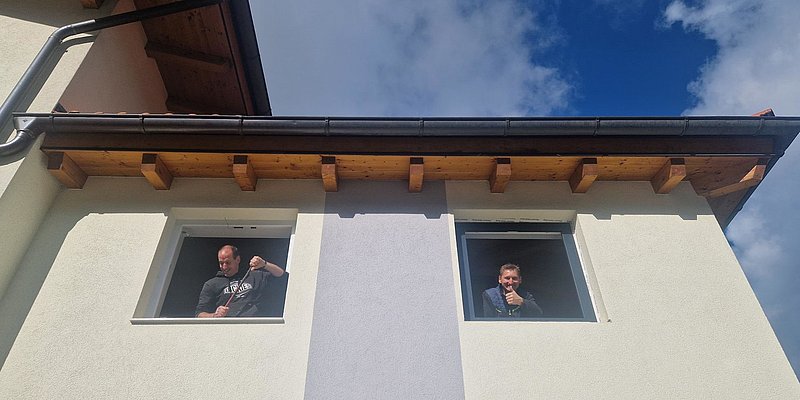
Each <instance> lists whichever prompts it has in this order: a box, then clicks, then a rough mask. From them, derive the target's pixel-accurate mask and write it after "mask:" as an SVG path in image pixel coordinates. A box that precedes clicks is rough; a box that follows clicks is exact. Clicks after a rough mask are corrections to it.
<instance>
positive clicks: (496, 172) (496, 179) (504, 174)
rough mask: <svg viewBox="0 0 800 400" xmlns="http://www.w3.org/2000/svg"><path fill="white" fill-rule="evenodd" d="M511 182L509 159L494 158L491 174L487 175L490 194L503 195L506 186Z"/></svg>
mask: <svg viewBox="0 0 800 400" xmlns="http://www.w3.org/2000/svg"><path fill="white" fill-rule="evenodd" d="M510 180H511V159H510V158H496V159H495V160H494V169H493V170H492V174H491V175H489V190H490V191H491V192H492V193H503V192H505V191H506V185H508V181H510Z"/></svg>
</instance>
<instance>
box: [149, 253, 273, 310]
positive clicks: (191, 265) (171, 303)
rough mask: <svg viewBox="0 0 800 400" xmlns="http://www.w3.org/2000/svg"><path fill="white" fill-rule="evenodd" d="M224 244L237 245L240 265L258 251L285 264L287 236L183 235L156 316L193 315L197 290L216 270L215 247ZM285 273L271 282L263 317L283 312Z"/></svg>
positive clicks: (269, 259) (198, 290)
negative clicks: (220, 236) (164, 294)
mask: <svg viewBox="0 0 800 400" xmlns="http://www.w3.org/2000/svg"><path fill="white" fill-rule="evenodd" d="M225 244H232V245H234V246H236V247H237V248H239V254H240V257H241V264H240V265H239V268H247V265H248V263H249V262H250V258H252V257H253V256H254V255H260V256H261V257H263V258H264V259H266V260H267V261H270V262H273V263H275V264H277V265H278V266H280V267H281V268H284V269H285V268H286V261H287V257H288V254H289V238H269V239H266V238H232V237H223V238H211V237H186V238H184V239H183V243H182V245H181V249H180V252H179V255H178V260H177V263H176V264H175V269H174V271H173V273H172V278H171V280H170V284H169V288H168V289H167V294H166V296H165V297H164V302H163V303H162V306H161V312H160V313H159V317H194V311H195V307H196V306H197V298H198V296H199V295H200V290H201V289H202V288H203V284H204V283H205V282H206V281H207V280H208V279H211V278H212V277H214V275H215V274H216V273H217V271H218V270H219V265H218V264H217V250H219V248H220V247H222V246H223V245H225ZM288 275H289V274H288V273H286V274H284V275H283V276H282V277H280V278H275V279H273V280H272V281H271V282H270V287H269V294H268V295H267V296H266V298H265V299H264V303H263V304H264V305H265V308H264V309H265V310H266V311H265V313H264V315H262V316H263V317H280V316H283V306H284V301H285V299H286V284H287V282H288V279H289V277H288Z"/></svg>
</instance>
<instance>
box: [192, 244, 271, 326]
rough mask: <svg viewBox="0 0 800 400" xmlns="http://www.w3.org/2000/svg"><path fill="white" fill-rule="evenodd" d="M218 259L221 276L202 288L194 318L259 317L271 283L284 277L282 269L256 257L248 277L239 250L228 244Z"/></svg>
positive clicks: (209, 281) (220, 252)
mask: <svg viewBox="0 0 800 400" xmlns="http://www.w3.org/2000/svg"><path fill="white" fill-rule="evenodd" d="M217 258H218V260H219V272H217V276H215V277H213V278H211V279H209V280H208V281H206V283H205V285H203V290H202V291H201V292H200V299H199V300H198V302H197V309H196V310H195V315H196V316H197V317H198V318H220V317H226V316H230V317H251V316H258V315H259V310H258V307H259V303H260V301H261V298H262V297H263V296H264V295H265V294H266V291H267V284H268V283H269V280H270V279H271V278H272V277H279V276H282V275H283V273H284V271H283V269H282V268H281V267H279V266H277V265H275V264H273V263H270V262H267V261H265V260H264V259H263V258H261V257H259V256H255V257H253V258H252V259H251V260H250V271H249V272H250V273H249V274H248V271H247V268H243V269H241V270H240V269H239V262H240V261H241V259H240V257H239V250H238V249H237V248H236V247H234V246H231V245H229V244H226V245H225V246H222V247H221V248H220V249H219V251H218V252H217ZM245 275H247V276H246V277H245Z"/></svg>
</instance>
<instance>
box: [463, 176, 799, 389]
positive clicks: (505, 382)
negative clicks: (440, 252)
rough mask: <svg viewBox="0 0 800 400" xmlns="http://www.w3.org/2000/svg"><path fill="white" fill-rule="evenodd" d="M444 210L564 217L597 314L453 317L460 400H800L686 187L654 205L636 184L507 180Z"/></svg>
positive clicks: (476, 189)
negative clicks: (549, 318)
mask: <svg viewBox="0 0 800 400" xmlns="http://www.w3.org/2000/svg"><path fill="white" fill-rule="evenodd" d="M447 198H448V207H449V208H450V211H451V212H453V213H454V215H455V218H457V219H458V218H459V216H460V215H465V216H466V215H469V216H471V217H475V216H479V215H483V218H485V219H491V218H497V217H498V216H507V215H509V213H511V214H516V215H518V216H519V217H524V218H526V219H528V220H537V219H542V220H548V219H551V218H552V217H553V215H557V214H559V213H562V212H564V213H566V214H570V213H573V214H574V215H575V224H576V236H578V237H577V238H576V239H577V242H578V246H579V250H580V253H581V258H582V264H583V265H584V269H585V272H586V276H587V281H588V283H589V287H590V290H591V291H592V297H593V298H594V303H595V307H596V310H597V314H598V316H599V322H594V323H587V322H583V323H559V322H516V323H514V322H499V323H498V322H464V321H463V318H462V319H461V321H462V322H461V323H460V336H461V339H462V340H461V346H462V348H461V353H462V357H463V358H462V363H463V367H464V381H465V383H466V394H467V398H474V399H480V398H492V397H496V396H498V394H502V395H503V396H504V397H506V398H513V399H527V398H543V399H574V398H602V399H641V398H665V399H697V398H708V399H712V398H715V399H753V398H759V399H788V398H800V385H798V384H797V380H796V378H795V377H794V375H793V373H792V370H791V368H790V367H789V365H788V361H787V360H786V357H785V356H784V354H783V352H782V351H781V348H780V345H779V343H778V341H777V339H776V338H775V335H774V334H773V332H772V330H771V328H770V326H769V323H768V322H767V319H766V317H765V316H764V313H763V312H762V310H761V308H760V306H759V304H758V302H757V300H756V298H755V296H754V295H753V292H752V290H751V289H750V286H749V285H748V283H747V281H746V279H745V277H744V274H743V273H742V271H741V269H740V267H739V264H738V263H737V261H736V259H735V257H734V255H733V252H732V251H731V249H730V247H729V246H728V243H727V242H726V240H725V237H724V235H723V233H722V231H721V230H720V228H719V225H718V224H717V222H716V220H715V219H714V216H713V215H712V214H711V212H710V210H709V208H708V206H707V204H706V203H705V200H704V199H703V198H701V197H698V196H696V195H695V193H694V191H693V190H692V188H691V186H689V184H687V183H684V184H681V185H680V186H679V187H678V188H677V189H676V190H675V191H673V193H671V194H669V195H656V194H654V193H653V191H652V188H651V187H650V185H649V183H647V182H642V183H615V182H596V183H595V184H594V185H593V186H592V187H591V189H590V190H589V192H588V193H586V194H572V193H571V192H570V191H569V186H568V185H567V184H566V183H550V182H529V183H517V182H512V183H511V184H509V186H508V189H507V192H506V193H505V194H502V195H495V194H490V193H489V192H488V190H487V188H486V183H485V182H448V183H447ZM454 268H456V267H455V266H454ZM487 371H498V373H497V374H493V373H487ZM500 371H502V373H500Z"/></svg>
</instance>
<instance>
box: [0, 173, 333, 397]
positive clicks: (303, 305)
mask: <svg viewBox="0 0 800 400" xmlns="http://www.w3.org/2000/svg"><path fill="white" fill-rule="evenodd" d="M323 201H324V192H323V191H322V189H321V183H320V182H316V181H294V182H292V181H270V182H269V184H260V185H259V187H258V190H257V191H256V192H242V191H241V190H240V189H239V187H238V185H236V183H235V182H234V181H233V180H232V179H230V180H228V179H219V180H182V179H177V180H175V181H174V182H173V186H172V189H171V190H169V191H156V190H154V189H153V188H152V187H151V186H149V184H148V183H147V182H146V181H145V180H144V179H143V178H116V179H114V178H90V179H89V180H88V181H87V183H86V186H85V188H84V189H83V190H79V191H65V192H62V193H61V194H60V195H59V197H58V198H57V199H56V201H55V203H54V206H53V208H52V209H51V210H50V212H49V213H48V215H47V217H46V218H45V222H44V223H43V224H42V229H40V230H39V232H38V233H37V235H36V237H35V238H34V240H33V244H32V246H31V250H30V251H29V252H28V253H27V255H26V256H25V258H24V259H23V261H22V265H21V267H20V270H19V272H18V273H17V274H16V275H15V277H14V280H13V282H12V284H11V286H10V287H9V290H8V295H7V296H6V297H5V299H4V301H3V302H2V303H1V304H0V315H2V316H3V318H4V321H3V324H2V325H0V350H4V352H7V357H6V358H5V363H4V364H3V367H2V370H0V398H7V399H14V398H62V399H81V398H141V399H145V398H147V399H151V398H186V399H196V398H226V397H229V396H231V394H232V393H235V396H236V398H239V399H247V398H302V396H303V387H304V382H305V369H306V362H307V350H308V342H309V337H310V331H311V320H312V315H311V313H312V307H313V304H314V291H313V290H308V288H309V287H312V288H313V287H314V286H315V282H316V268H317V263H318V260H319V242H320V237H321V222H322V205H323ZM234 204H235V207H236V209H235V210H236V213H235V214H236V215H241V214H242V210H245V213H246V210H247V209H252V210H256V211H254V212H255V213H256V214H257V210H260V209H262V208H279V209H285V208H295V209H297V210H298V213H297V222H296V229H297V231H298V233H297V234H296V240H297V242H298V243H300V244H299V245H298V246H296V250H297V252H296V254H295V255H294V257H293V258H292V268H291V270H292V275H291V277H290V280H289V288H288V295H287V299H286V308H285V312H284V318H285V321H286V322H285V323H283V324H235V325H230V324H203V325H169V324H166V325H133V324H131V322H130V319H131V317H133V316H134V312H135V309H136V306H137V303H138V302H139V301H140V296H148V295H150V294H149V293H147V292H146V290H145V291H144V292H143V287H144V284H145V281H146V279H147V276H148V274H149V272H150V269H151V267H153V268H162V267H163V266H161V265H152V263H153V260H154V256H155V253H156V249H157V248H158V246H159V240H160V239H161V238H162V236H163V234H164V232H163V230H164V229H165V226H167V225H168V224H167V221H168V219H169V218H170V214H171V212H172V211H171V210H173V209H174V208H175V207H182V208H183V209H186V208H201V209H205V208H215V209H218V210H221V211H222V213H223V214H224V210H225V209H226V208H229V207H232V205H234ZM217 214H219V213H217ZM218 217H219V215H215V216H214V218H218ZM209 262H210V263H215V262H216V260H209Z"/></svg>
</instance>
